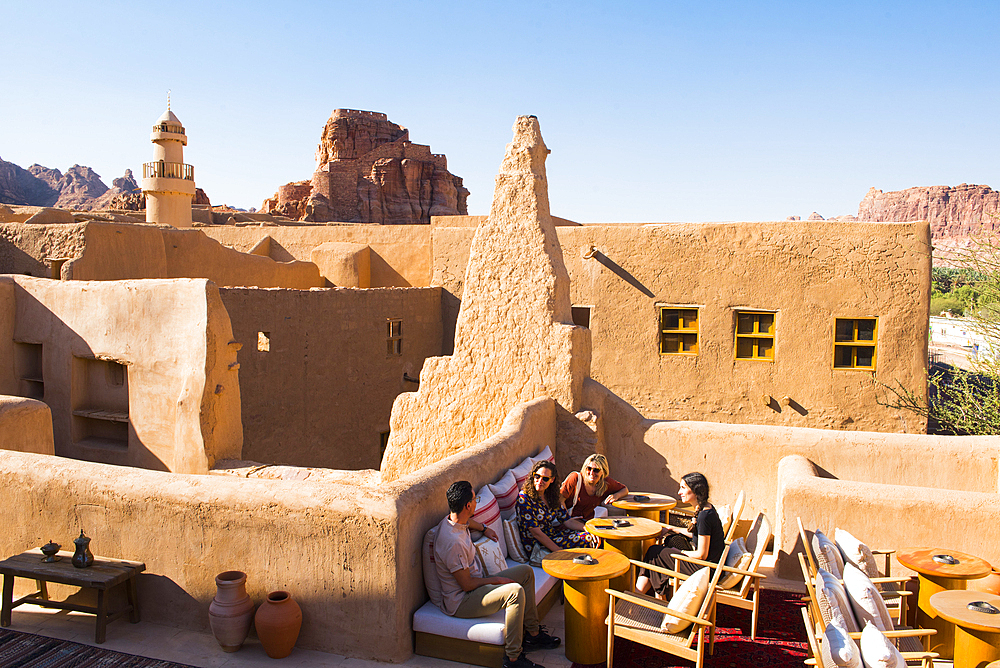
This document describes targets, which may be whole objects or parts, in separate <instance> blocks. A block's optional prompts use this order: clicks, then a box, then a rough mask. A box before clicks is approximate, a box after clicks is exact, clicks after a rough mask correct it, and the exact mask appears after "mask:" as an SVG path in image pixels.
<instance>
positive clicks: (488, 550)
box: [473, 536, 507, 575]
mask: <svg viewBox="0 0 1000 668" xmlns="http://www.w3.org/2000/svg"><path fill="white" fill-rule="evenodd" d="M473 546H474V547H475V548H476V555H477V556H478V557H479V564H480V565H481V566H482V567H483V572H484V573H486V574H487V575H496V574H497V573H499V572H500V571H502V570H505V569H506V568H507V562H506V561H504V556H503V555H502V554H501V553H500V544H499V543H498V542H496V541H494V540H490V539H489V538H487V537H486V536H483V537H482V538H480V539H479V540H477V541H476V542H475V543H473Z"/></svg>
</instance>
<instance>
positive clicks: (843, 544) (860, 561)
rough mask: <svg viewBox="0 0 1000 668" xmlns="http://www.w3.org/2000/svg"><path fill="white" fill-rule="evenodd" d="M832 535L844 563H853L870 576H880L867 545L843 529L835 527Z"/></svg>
mask: <svg viewBox="0 0 1000 668" xmlns="http://www.w3.org/2000/svg"><path fill="white" fill-rule="evenodd" d="M833 537H834V538H835V539H836V541H837V547H839V548H840V553H841V554H842V555H843V557H844V562H845V563H848V564H853V565H854V566H855V568H857V569H858V570H860V571H861V572H862V573H864V574H865V575H867V576H868V577H870V578H877V577H880V574H879V572H878V566H877V565H876V564H875V557H874V555H872V551H871V549H870V548H869V547H868V546H867V545H865V544H864V543H862V542H861V541H860V540H858V539H857V538H855V537H854V536H852V535H851V534H850V533H848V532H847V531H844V530H843V529H836V530H835V531H834V532H833ZM875 587H876V588H877V589H879V590H880V591H881V589H882V588H881V587H879V586H878V585H875Z"/></svg>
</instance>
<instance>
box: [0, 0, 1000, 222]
mask: <svg viewBox="0 0 1000 668" xmlns="http://www.w3.org/2000/svg"><path fill="white" fill-rule="evenodd" d="M998 25H1000V3H997V2H996V0H990V1H988V2H921V1H920V0H910V1H908V2H873V1H867V2H837V1H835V0H831V1H829V2H824V3H818V2H806V1H804V0H803V1H795V2H766V1H759V2H746V1H745V0H744V1H741V2H712V1H711V0H702V1H700V2H670V1H668V0H660V1H651V2H641V1H635V2H629V1H627V0H619V1H618V2H607V1H605V2H589V1H583V0H581V1H578V2H546V1H544V0H534V1H532V2H520V1H517V0H509V1H505V2H502V3H500V2H475V1H474V0H465V1H463V2H446V1H437V2H422V1H418V0H413V1H410V2H402V1H400V2H378V1H375V0H372V1H369V2H357V1H354V2H337V1H332V0H331V1H326V2H294V1H286V2H282V3H277V2H257V1H255V0H246V1H244V2H240V3H235V2H212V1H211V0H203V1H202V2H187V1H184V0H181V1H177V2H171V3H162V2H160V3H148V2H142V1H132V2H114V1H105V2H101V3H96V2H90V3H85V2H79V1H77V2H62V1H60V0H50V1H49V2H45V3H23V2H17V3H15V2H9V3H5V6H4V8H3V11H2V12H0V28H2V33H3V39H2V40H0V62H3V63H4V65H3V66H2V67H0V157H2V158H3V159H4V160H6V161H8V162H13V163H15V164H18V165H20V166H21V167H25V168H27V167H28V166H29V165H31V164H33V163H38V164H41V165H44V166H46V167H54V168H57V169H60V170H62V171H65V170H66V169H67V168H68V167H70V166H71V165H73V164H81V165H87V166H90V167H92V168H94V169H95V170H96V171H97V173H98V174H100V175H101V177H102V179H103V180H104V182H105V183H106V184H108V185H109V186H110V185H111V181H112V179H114V178H116V177H119V176H121V175H122V174H123V173H124V172H125V170H126V169H131V170H132V171H133V172H134V173H135V174H136V176H137V178H139V177H141V172H142V163H143V162H146V161H149V160H151V159H152V145H151V144H150V143H149V133H150V131H151V128H152V124H153V122H154V121H156V119H157V118H158V117H159V116H160V114H161V113H162V112H163V111H164V109H165V108H166V97H167V91H168V90H169V91H171V92H170V95H171V107H172V109H173V111H174V113H176V114H177V116H178V117H179V118H180V119H181V121H182V122H183V124H184V126H185V128H186V131H187V135H188V146H187V148H186V149H185V162H188V163H190V164H193V165H194V166H195V180H196V183H197V185H198V186H199V187H201V188H203V189H204V190H205V191H206V192H207V194H208V195H209V197H210V198H211V200H212V203H213V204H223V203H225V204H229V205H232V206H236V207H241V208H250V207H260V205H261V202H262V201H263V200H264V199H265V198H267V197H270V196H271V195H273V194H274V193H275V191H276V190H277V188H278V186H280V185H282V184H285V183H288V182H291V181H299V180H304V179H309V178H310V177H311V175H312V172H313V170H314V169H315V162H314V152H315V150H316V145H317V143H318V141H319V137H320V132H321V131H322V129H323V126H324V124H325V123H326V120H327V119H328V118H329V116H330V114H331V113H332V111H333V110H334V109H337V108H349V109H364V110H369V111H379V112H384V113H386V114H387V115H388V117H389V119H390V120H391V121H393V122H395V123H398V124H400V125H402V126H404V127H406V128H408V129H409V130H410V139H411V140H412V141H413V142H415V143H419V144H428V145H430V147H431V150H432V151H433V152H435V153H444V154H445V155H447V156H448V167H449V170H450V171H451V172H452V173H453V174H456V175H458V176H461V177H463V178H464V180H465V186H466V187H467V188H468V189H469V191H470V192H471V195H470V197H469V213H470V214H487V213H489V208H490V202H491V199H492V192H493V181H494V176H495V174H496V171H497V168H498V167H499V165H500V162H501V160H502V158H503V154H504V149H505V146H506V144H507V143H508V142H509V141H510V139H511V136H512V132H511V127H512V125H513V122H514V120H515V118H516V117H517V116H518V115H521V114H533V115H535V116H537V117H538V119H539V122H540V124H541V129H542V134H543V137H544V138H545V142H546V144H547V145H548V147H549V148H550V149H551V151H552V153H551V155H550V156H549V159H548V163H547V171H548V180H549V200H550V203H551V209H552V213H553V214H554V215H557V216H561V217H563V218H569V219H571V220H575V221H579V222H667V221H723V220H783V219H785V218H786V217H788V216H792V215H798V216H802V217H803V218H805V217H806V216H808V215H809V214H810V213H812V212H813V211H816V212H818V213H820V214H821V215H823V216H824V217H832V216H837V215H844V214H856V213H857V208H858V203H859V202H860V201H861V199H862V197H864V195H865V193H866V192H867V191H868V189H869V188H870V187H875V188H878V189H880V190H885V191H889V190H900V189H903V188H908V187H912V186H931V185H958V184H960V183H976V184H984V185H990V186H992V187H994V188H995V189H1000V133H998V123H1000V114H998V108H1000V104H998V103H1000V32H998V31H997V26H998Z"/></svg>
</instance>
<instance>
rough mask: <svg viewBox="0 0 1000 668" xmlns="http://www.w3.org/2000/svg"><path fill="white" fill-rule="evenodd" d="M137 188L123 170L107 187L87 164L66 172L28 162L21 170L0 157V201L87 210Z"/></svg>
mask: <svg viewBox="0 0 1000 668" xmlns="http://www.w3.org/2000/svg"><path fill="white" fill-rule="evenodd" d="M138 189H139V184H138V183H136V180H135V178H134V177H133V176H132V170H130V169H126V170H125V175H124V176H122V177H121V178H118V179H115V180H114V181H113V187H111V188H108V186H107V185H105V184H104V182H103V181H101V176H100V174H98V173H97V172H95V171H94V170H93V169H91V168H90V167H84V166H81V165H73V166H72V167H70V168H69V169H67V170H66V173H65V174H64V173H62V172H60V171H59V170H58V169H52V168H49V167H43V166H42V165H37V164H36V165H32V166H31V167H29V168H28V169H22V168H21V167H19V166H17V165H15V164H14V163H12V162H6V161H5V160H3V159H2V158H0V204H22V205H28V206H55V207H59V208H63V209H76V210H78V211H89V210H91V209H105V208H109V207H110V205H111V201H112V200H113V199H114V198H115V197H117V196H119V195H124V194H127V193H132V192H135V191H136V190H138Z"/></svg>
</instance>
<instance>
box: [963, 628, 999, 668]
mask: <svg viewBox="0 0 1000 668" xmlns="http://www.w3.org/2000/svg"><path fill="white" fill-rule="evenodd" d="M997 659H1000V633H986V632H984V631H975V630H973V629H967V628H964V627H962V626H959V625H957V624H956V625H955V668H981V667H982V666H985V665H986V664H988V663H990V662H991V661H996V660H997Z"/></svg>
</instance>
